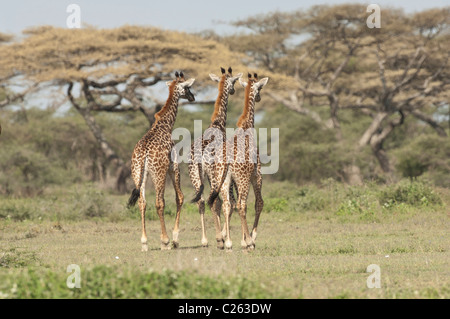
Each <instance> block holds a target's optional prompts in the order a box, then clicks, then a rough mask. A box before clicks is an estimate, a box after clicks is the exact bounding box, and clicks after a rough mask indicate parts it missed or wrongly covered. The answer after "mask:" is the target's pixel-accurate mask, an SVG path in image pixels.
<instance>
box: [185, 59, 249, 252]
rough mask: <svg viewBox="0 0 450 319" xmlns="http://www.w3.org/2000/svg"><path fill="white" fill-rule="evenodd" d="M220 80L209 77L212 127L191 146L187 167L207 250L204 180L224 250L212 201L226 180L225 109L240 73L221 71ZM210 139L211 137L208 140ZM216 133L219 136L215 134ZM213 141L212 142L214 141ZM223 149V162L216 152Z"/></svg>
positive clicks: (215, 202)
mask: <svg viewBox="0 0 450 319" xmlns="http://www.w3.org/2000/svg"><path fill="white" fill-rule="evenodd" d="M221 72H222V76H221V77H219V76H217V75H215V74H210V75H209V76H210V78H211V79H212V80H213V81H215V82H218V83H219V93H218V96H217V99H216V102H215V105H214V113H213V115H212V116H211V124H210V125H209V127H208V129H207V130H206V132H205V134H204V136H202V137H200V138H198V139H196V140H195V141H194V142H193V143H192V146H191V161H190V164H189V176H190V179H191V182H192V185H193V186H194V188H195V191H196V197H195V198H194V199H193V200H192V202H193V203H197V205H198V209H199V213H200V219H201V225H202V240H201V244H202V246H203V247H207V246H208V239H207V238H206V229H205V219H204V216H205V200H204V198H203V195H202V193H203V188H204V185H203V179H204V177H205V175H206V176H207V178H208V180H209V182H210V185H211V195H210V199H211V200H208V204H209V206H210V207H211V209H212V211H213V218H214V224H215V227H216V241H217V247H218V248H220V249H223V238H222V233H221V229H220V205H221V203H220V202H219V200H215V198H216V197H217V195H218V194H219V190H220V185H221V184H222V183H223V179H224V178H225V176H226V170H227V163H226V162H225V161H224V160H223V158H224V157H223V156H224V155H225V152H226V122H227V105H228V96H229V95H233V94H234V93H235V89H234V84H235V83H236V81H237V80H238V79H240V78H241V77H242V73H239V74H237V75H236V76H233V70H232V69H231V67H230V68H229V69H228V73H226V71H225V69H224V68H221ZM208 132H209V133H210V134H209V135H212V136H211V137H210V138H208ZM217 133H219V134H217ZM213 137H214V138H213ZM220 149H222V159H221V158H220V155H219V154H216V150H220Z"/></svg>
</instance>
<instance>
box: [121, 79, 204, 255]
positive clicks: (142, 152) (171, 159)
mask: <svg viewBox="0 0 450 319" xmlns="http://www.w3.org/2000/svg"><path fill="white" fill-rule="evenodd" d="M175 77H176V78H175V80H173V81H169V82H167V83H166V84H167V85H168V87H169V97H168V99H167V102H166V103H165V105H164V106H163V108H162V109H161V111H159V112H158V113H156V114H155V122H154V123H153V125H152V127H151V128H150V130H149V131H148V132H147V133H146V134H145V135H144V136H143V137H142V138H141V140H140V141H139V142H138V143H137V144H136V146H135V148H134V151H133V155H132V157H131V175H132V177H133V180H134V184H135V186H136V187H135V189H134V190H133V192H132V194H131V196H130V199H129V200H128V207H131V206H134V205H135V204H136V202H137V201H138V200H139V203H138V204H139V210H140V212H141V222H142V236H141V244H142V251H147V250H148V246H147V234H146V230H145V210H146V205H147V204H146V200H145V184H146V182H147V177H148V174H149V173H150V177H151V179H152V181H153V185H154V187H155V191H156V211H157V213H158V216H159V220H160V223H161V250H165V249H171V247H170V245H169V243H170V240H169V237H168V236H167V231H166V225H165V222H164V205H165V202H164V191H165V182H166V177H167V175H169V176H170V179H171V180H172V183H173V186H174V188H175V193H176V198H175V200H176V203H177V214H176V219H175V227H174V229H173V242H172V244H173V247H174V248H177V247H178V233H179V222H180V213H181V206H182V205H183V199H184V196H183V193H182V191H181V187H180V171H179V168H178V162H177V159H176V152H175V151H173V146H174V143H173V141H172V128H173V125H174V123H175V119H176V116H177V111H178V101H179V99H180V98H182V99H187V100H188V101H189V102H193V101H195V97H194V95H193V94H192V93H191V91H190V90H189V88H190V87H191V86H192V84H193V83H194V81H195V79H189V80H185V79H184V75H183V73H180V74H178V72H176V73H175Z"/></svg>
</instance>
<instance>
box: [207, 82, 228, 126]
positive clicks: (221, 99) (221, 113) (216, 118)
mask: <svg viewBox="0 0 450 319" xmlns="http://www.w3.org/2000/svg"><path fill="white" fill-rule="evenodd" d="M228 96H229V89H228V88H227V86H226V83H225V78H223V79H222V80H221V81H220V83H219V95H218V96H217V99H216V103H215V105H214V113H213V115H212V117H211V125H210V127H211V126H216V127H219V128H223V129H224V128H225V127H226V125H227V105H228Z"/></svg>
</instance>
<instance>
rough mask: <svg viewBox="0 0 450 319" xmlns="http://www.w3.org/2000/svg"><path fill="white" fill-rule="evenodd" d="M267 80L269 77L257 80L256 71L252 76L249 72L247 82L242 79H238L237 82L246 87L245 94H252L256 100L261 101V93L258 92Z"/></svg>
mask: <svg viewBox="0 0 450 319" xmlns="http://www.w3.org/2000/svg"><path fill="white" fill-rule="evenodd" d="M268 81H269V78H263V79H261V80H259V79H258V74H256V73H255V74H253V77H252V75H251V74H250V73H249V74H248V81H247V82H246V81H244V80H242V79H239V83H241V85H242V86H243V87H244V88H246V94H247V93H248V94H249V95H253V96H254V97H255V101H256V102H260V101H261V95H260V94H259V93H260V92H261V90H262V88H263V87H264V85H266V84H267V82H268Z"/></svg>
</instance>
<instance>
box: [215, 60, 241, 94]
mask: <svg viewBox="0 0 450 319" xmlns="http://www.w3.org/2000/svg"><path fill="white" fill-rule="evenodd" d="M220 70H221V72H222V76H220V77H219V76H217V75H215V74H212V73H211V74H210V75H209V77H210V78H211V80H213V81H216V82H219V83H220V84H222V83H223V88H224V91H226V92H228V93H229V94H230V95H233V94H234V93H235V92H236V91H235V89H234V84H235V83H236V81H237V80H238V79H240V78H241V77H242V73H238V74H237V75H236V76H233V70H232V69H231V67H230V68H228V73H227V72H226V71H225V69H224V68H220Z"/></svg>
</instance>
